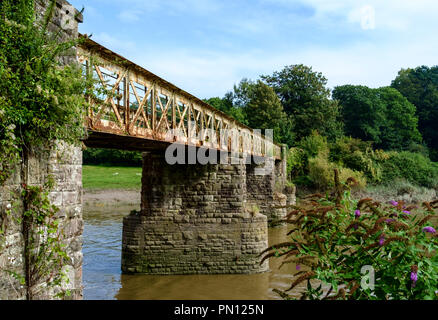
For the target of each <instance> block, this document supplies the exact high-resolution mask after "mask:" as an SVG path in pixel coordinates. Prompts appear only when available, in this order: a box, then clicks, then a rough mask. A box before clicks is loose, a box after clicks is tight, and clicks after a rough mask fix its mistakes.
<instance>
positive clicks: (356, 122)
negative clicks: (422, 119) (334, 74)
mask: <svg viewBox="0 0 438 320" xmlns="http://www.w3.org/2000/svg"><path fill="white" fill-rule="evenodd" d="M333 97H334V98H335V99H337V100H339V103H340V104H341V106H342V114H343V119H344V123H345V133H346V134H347V135H351V136H352V137H354V138H359V139H361V140H365V141H372V142H373V143H374V144H375V145H376V146H377V147H378V148H383V149H385V150H405V149H407V147H408V146H409V145H410V144H412V143H419V142H421V135H420V133H419V131H418V129H417V125H418V119H417V117H416V116H415V111H416V109H415V106H414V105H413V104H411V103H410V102H409V101H408V100H407V99H406V98H404V97H403V96H402V95H401V94H400V93H399V92H397V90H394V89H393V88H390V87H383V88H378V89H371V88H368V87H365V86H352V85H345V86H339V87H336V88H335V89H334V90H333Z"/></svg>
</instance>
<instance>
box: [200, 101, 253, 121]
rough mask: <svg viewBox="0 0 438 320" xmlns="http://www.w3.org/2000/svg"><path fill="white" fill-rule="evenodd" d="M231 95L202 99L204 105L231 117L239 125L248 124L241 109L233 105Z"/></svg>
mask: <svg viewBox="0 0 438 320" xmlns="http://www.w3.org/2000/svg"><path fill="white" fill-rule="evenodd" d="M231 96H232V93H227V94H226V95H225V97H224V98H219V97H214V98H210V99H204V101H205V102H206V103H208V104H209V105H211V106H212V107H214V108H216V109H218V110H220V111H222V112H224V113H226V114H227V115H229V116H230V117H233V118H234V119H236V120H237V121H239V122H240V123H243V124H245V125H247V124H248V122H247V120H246V118H245V114H244V113H243V109H242V108H241V107H238V106H234V105H233V100H232V97H231Z"/></svg>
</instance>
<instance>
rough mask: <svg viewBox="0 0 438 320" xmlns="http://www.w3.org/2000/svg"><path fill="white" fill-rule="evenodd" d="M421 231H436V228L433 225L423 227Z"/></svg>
mask: <svg viewBox="0 0 438 320" xmlns="http://www.w3.org/2000/svg"><path fill="white" fill-rule="evenodd" d="M423 231H424V232H429V233H436V230H435V229H434V228H433V227H424V228H423Z"/></svg>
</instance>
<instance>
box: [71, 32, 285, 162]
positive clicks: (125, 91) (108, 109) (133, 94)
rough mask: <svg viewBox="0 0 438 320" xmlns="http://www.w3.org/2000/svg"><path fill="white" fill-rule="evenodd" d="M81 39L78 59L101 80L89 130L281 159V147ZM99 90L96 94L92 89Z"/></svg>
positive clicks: (92, 104) (90, 111)
mask: <svg viewBox="0 0 438 320" xmlns="http://www.w3.org/2000/svg"><path fill="white" fill-rule="evenodd" d="M80 37H82V39H83V40H84V41H83V43H81V44H80V45H79V47H78V50H77V52H78V60H79V62H80V63H82V64H83V65H84V68H85V71H86V73H87V74H89V75H91V74H92V75H94V77H95V78H97V79H98V80H99V81H100V93H99V94H96V95H98V96H99V97H96V96H95V97H94V98H91V97H89V102H90V107H89V109H88V112H87V116H86V119H85V124H86V126H87V129H88V130H89V131H90V132H101V133H108V134H113V135H117V136H126V137H135V138H144V139H148V140H156V141H159V142H166V143H173V142H178V143H182V144H186V145H195V146H198V147H201V146H202V147H206V148H212V149H216V150H222V151H233V152H238V153H246V154H248V155H252V156H262V157H266V156H268V157H274V158H276V159H281V157H282V153H281V146H280V145H278V144H275V143H273V142H272V140H271V139H268V138H267V137H265V136H264V135H262V134H260V131H257V130H253V129H251V128H249V127H247V126H245V125H243V124H241V123H239V122H237V121H236V120H234V119H233V118H231V117H230V116H228V115H227V114H225V113H223V112H221V111H219V110H216V109H215V108H213V107H212V106H210V105H209V104H207V103H205V102H204V101H202V100H201V99H199V98H196V97H195V96H193V95H191V94H190V93H188V92H186V91H184V90H182V89H180V88H178V87H176V86H175V85H173V84H172V83H170V82H168V81H166V80H164V79H162V78H160V77H158V76H156V75H155V74H153V73H151V72H149V71H148V70H146V69H144V68H142V67H140V66H138V65H136V64H135V63H133V62H131V61H129V60H128V59H125V58H123V57H122V56H120V55H118V54H117V53H114V52H112V51H111V50H109V49H107V48H105V47H103V46H101V45H100V44H98V43H97V42H94V41H93V40H91V39H88V38H87V37H85V36H82V35H81V36H80ZM96 91H98V90H96Z"/></svg>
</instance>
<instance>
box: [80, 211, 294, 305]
mask: <svg viewBox="0 0 438 320" xmlns="http://www.w3.org/2000/svg"><path fill="white" fill-rule="evenodd" d="M134 209H136V210H138V209H139V206H138V205H122V206H104V205H101V206H98V205H90V204H87V203H86V204H85V205H84V208H83V211H84V222H85V226H84V234H83V240H84V245H83V253H84V265H83V285H84V299H86V300H90V299H91V300H108V299H117V300H126V299H130V300H138V299H144V300H167V299H187V300H194V299H197V300H207V299H217V300H222V299H227V300H228V299H230V300H235V299H249V300H259V299H263V300H265V299H281V298H280V297H279V296H278V295H277V294H276V293H275V292H272V289H273V288H277V289H286V288H288V287H289V286H290V284H291V279H292V276H291V274H292V273H293V272H295V265H285V266H283V268H282V269H280V270H279V269H278V266H279V264H280V261H279V259H275V258H271V259H270V262H269V263H270V269H271V271H270V272H266V273H261V274H252V275H172V276H167V275H166V276H155V275H124V274H122V273H121V270H120V266H121V245H122V219H123V217H124V216H125V215H127V214H129V212H130V211H131V210H134ZM287 230H288V229H287V227H276V228H270V229H269V243H270V244H275V243H280V242H284V241H287V237H286V233H287ZM294 290H295V289H294ZM298 290H299V289H298ZM292 295H293V294H292Z"/></svg>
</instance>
